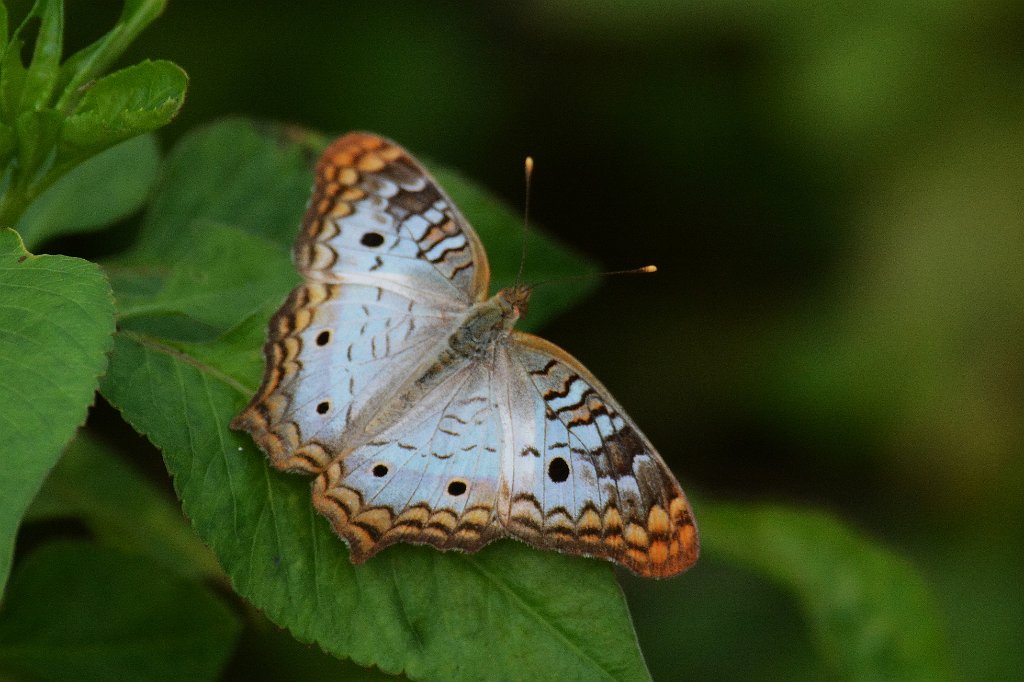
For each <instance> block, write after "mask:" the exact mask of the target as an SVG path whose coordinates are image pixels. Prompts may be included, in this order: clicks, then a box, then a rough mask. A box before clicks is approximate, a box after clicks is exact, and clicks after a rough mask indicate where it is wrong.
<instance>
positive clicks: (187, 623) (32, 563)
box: [0, 542, 239, 681]
mask: <svg viewBox="0 0 1024 682" xmlns="http://www.w3.org/2000/svg"><path fill="white" fill-rule="evenodd" d="M238 630H239V627H238V623H237V622H236V620H235V617H234V615H233V614H232V613H231V610H230V609H229V608H228V607H227V606H226V605H225V604H224V603H222V602H221V601H220V600H219V599H218V598H217V597H216V596H214V595H213V594H212V593H211V592H210V591H209V590H207V589H206V588H204V587H203V586H202V585H200V584H199V583H195V582H191V581H186V580H183V579H181V578H179V577H177V576H175V575H173V574H171V573H168V572H167V571H165V570H163V569H161V568H160V567H159V566H157V565H155V564H152V563H150V562H149V561H147V560H145V559H142V558H139V557H134V556H131V555H128V554H122V553H120V552H117V551H115V550H111V549H105V548H100V547H98V546H96V545H90V544H86V543H77V542H76V543H70V542H60V543H53V544H49V545H46V546H44V547H42V548H40V549H39V550H37V551H35V552H33V553H32V554H30V555H29V556H28V557H27V558H26V559H25V562H24V563H23V564H21V565H20V566H19V567H18V570H17V571H16V572H15V574H14V577H13V579H12V580H11V585H10V591H9V593H8V596H7V599H6V602H5V604H4V607H3V610H2V611H0V670H2V671H4V672H5V673H8V674H15V675H17V676H18V677H19V678H21V677H30V678H31V679H39V680H69V679H72V680H82V681H85V680H111V679H132V680H216V679H218V677H219V673H220V670H221V669H222V668H223V666H224V664H225V663H226V662H227V660H228V657H229V656H230V655H231V652H232V650H233V649H234V644H235V641H236V639H237V636H238Z"/></svg>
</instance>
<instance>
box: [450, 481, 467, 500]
mask: <svg viewBox="0 0 1024 682" xmlns="http://www.w3.org/2000/svg"><path fill="white" fill-rule="evenodd" d="M464 492H466V484H465V483H463V482H462V481H452V482H451V483H449V484H448V494H449V495H452V496H454V497H458V496H459V495H461V494H462V493H464Z"/></svg>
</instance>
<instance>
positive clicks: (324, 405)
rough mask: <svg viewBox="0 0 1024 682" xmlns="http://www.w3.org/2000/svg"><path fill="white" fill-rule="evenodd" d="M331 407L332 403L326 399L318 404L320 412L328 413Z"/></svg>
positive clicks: (317, 407)
mask: <svg viewBox="0 0 1024 682" xmlns="http://www.w3.org/2000/svg"><path fill="white" fill-rule="evenodd" d="M329 409H331V404H330V403H329V402H327V401H326V400H325V401H323V402H322V403H320V404H319V405H317V406H316V411H317V412H319V413H320V414H327V410H329Z"/></svg>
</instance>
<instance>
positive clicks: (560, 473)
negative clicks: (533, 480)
mask: <svg viewBox="0 0 1024 682" xmlns="http://www.w3.org/2000/svg"><path fill="white" fill-rule="evenodd" d="M548 478H550V479H551V480H552V481H553V482H554V483H561V482H563V481H565V480H566V479H568V478H569V465H568V464H566V462H565V460H564V459H562V458H561V457H555V458H554V459H553V460H551V463H550V464H548Z"/></svg>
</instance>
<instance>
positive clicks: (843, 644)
mask: <svg viewBox="0 0 1024 682" xmlns="http://www.w3.org/2000/svg"><path fill="white" fill-rule="evenodd" d="M701 511H702V513H701V517H700V519H701V537H702V539H703V545H704V550H705V556H706V557H707V556H716V557H717V558H719V559H722V560H728V561H729V562H730V563H734V564H738V565H740V566H745V567H748V568H750V569H752V570H754V571H757V572H758V573H762V574H764V575H767V576H769V577H771V578H772V579H773V580H776V581H778V582H779V583H781V584H782V585H784V586H785V587H786V588H788V589H790V590H792V591H793V593H794V594H795V595H796V597H797V599H798V601H799V603H800V605H801V608H802V610H803V611H804V613H805V614H806V617H807V618H808V620H809V622H810V626H811V630H812V633H813V635H814V637H815V640H816V644H817V646H818V649H819V650H820V651H821V653H822V656H823V658H824V660H825V663H826V664H827V665H828V666H829V667H830V668H831V669H832V670H833V672H834V673H835V674H836V675H837V676H838V678H839V679H848V680H893V679H903V680H948V679H951V678H952V672H951V670H952V666H951V663H950V660H949V642H948V639H947V635H946V632H945V630H944V628H943V624H942V619H941V617H940V614H939V609H938V605H937V603H936V600H935V598H934V596H933V595H932V593H931V592H930V590H929V588H928V585H927V584H926V583H925V581H924V580H923V579H922V578H921V576H920V575H919V574H918V573H917V571H916V570H915V569H914V568H913V567H912V566H911V565H910V564H909V562H907V561H906V560H904V559H902V558H900V557H898V556H896V555H894V554H892V553H891V552H889V551H887V550H885V549H882V548H881V547H879V546H878V545H876V544H875V543H873V542H872V541H871V540H869V539H867V538H865V537H863V536H862V535H860V534H859V533H856V532H854V531H852V530H850V529H849V528H847V527H846V526H844V525H843V524H842V523H840V522H839V521H837V520H836V519H834V518H832V517H830V516H828V515H827V514H823V513H820V512H813V511H800V510H794V509H786V508H783V507H773V506H764V507H753V506H743V505H730V504H721V503H719V504H714V505H704V506H703V508H702V510H701Z"/></svg>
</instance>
